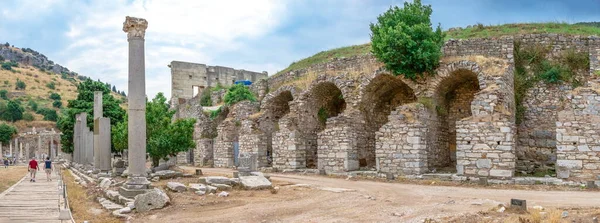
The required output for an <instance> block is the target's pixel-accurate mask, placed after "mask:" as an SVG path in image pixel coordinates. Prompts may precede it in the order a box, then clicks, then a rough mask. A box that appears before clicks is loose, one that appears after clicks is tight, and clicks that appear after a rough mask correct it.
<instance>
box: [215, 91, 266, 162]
mask: <svg viewBox="0 0 600 223" xmlns="http://www.w3.org/2000/svg"><path fill="white" fill-rule="evenodd" d="M258 108H259V106H258V103H257V102H250V101H241V102H238V103H236V104H234V105H233V106H231V108H230V109H229V113H228V115H227V118H226V119H225V120H224V121H223V122H221V124H219V126H218V127H217V137H216V139H215V144H214V153H213V154H214V166H215V167H232V166H234V160H235V157H234V149H235V148H234V147H235V145H236V144H238V146H239V130H240V128H241V125H242V121H243V120H245V119H247V118H248V117H249V116H250V115H251V114H254V113H256V112H258ZM238 149H239V147H238Z"/></svg>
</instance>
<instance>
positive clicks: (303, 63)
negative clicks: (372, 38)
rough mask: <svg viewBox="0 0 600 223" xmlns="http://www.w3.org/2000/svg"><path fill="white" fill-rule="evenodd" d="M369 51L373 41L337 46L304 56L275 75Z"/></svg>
mask: <svg viewBox="0 0 600 223" xmlns="http://www.w3.org/2000/svg"><path fill="white" fill-rule="evenodd" d="M369 52H371V43H367V44H362V45H354V46H347V47H341V48H336V49H332V50H327V51H321V52H319V53H317V54H315V55H313V56H310V57H307V58H304V59H302V60H299V61H295V62H292V63H291V64H290V66H289V67H287V68H285V69H284V70H282V71H279V72H277V74H275V75H279V74H282V73H287V72H290V71H293V70H300V69H304V68H307V67H310V66H312V65H314V64H320V63H327V62H329V61H331V60H333V59H334V58H342V57H351V56H357V55H365V54H368V53H369ZM275 75H274V76H275Z"/></svg>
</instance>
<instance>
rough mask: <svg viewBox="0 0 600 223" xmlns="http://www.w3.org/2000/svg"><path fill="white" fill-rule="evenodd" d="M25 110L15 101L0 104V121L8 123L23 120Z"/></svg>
mask: <svg viewBox="0 0 600 223" xmlns="http://www.w3.org/2000/svg"><path fill="white" fill-rule="evenodd" d="M24 111H25V109H24V108H23V106H21V102H20V101H17V100H8V103H6V104H4V103H3V102H0V119H2V120H4V121H9V122H16V121H19V120H21V119H23V112H24Z"/></svg>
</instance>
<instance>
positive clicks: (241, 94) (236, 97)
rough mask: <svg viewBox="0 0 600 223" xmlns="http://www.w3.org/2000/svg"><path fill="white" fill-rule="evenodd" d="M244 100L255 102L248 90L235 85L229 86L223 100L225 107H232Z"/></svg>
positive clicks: (242, 86) (240, 85)
mask: <svg viewBox="0 0 600 223" xmlns="http://www.w3.org/2000/svg"><path fill="white" fill-rule="evenodd" d="M245 100H248V101H256V97H254V94H252V92H251V91H250V89H248V87H246V86H244V85H243V84H235V85H233V86H231V87H230V88H229V90H227V93H226V94H225V99H224V101H225V104H227V105H233V104H235V103H238V102H240V101H245Z"/></svg>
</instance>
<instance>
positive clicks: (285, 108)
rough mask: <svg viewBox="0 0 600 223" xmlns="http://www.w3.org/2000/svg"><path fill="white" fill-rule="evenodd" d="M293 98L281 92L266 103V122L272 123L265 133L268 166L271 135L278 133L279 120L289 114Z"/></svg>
mask: <svg viewBox="0 0 600 223" xmlns="http://www.w3.org/2000/svg"><path fill="white" fill-rule="evenodd" d="M293 100H294V97H293V96H292V92H290V91H283V92H281V93H279V94H278V95H277V96H275V97H274V98H273V99H271V100H269V101H268V102H267V103H268V112H269V113H268V114H269V116H268V117H267V119H268V120H270V121H271V122H272V127H271V128H269V129H268V130H267V131H268V132H267V134H266V135H267V160H268V165H269V166H272V165H273V133H274V132H276V131H279V119H281V118H282V117H283V116H285V115H286V114H288V113H289V112H290V104H289V103H290V101H293Z"/></svg>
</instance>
